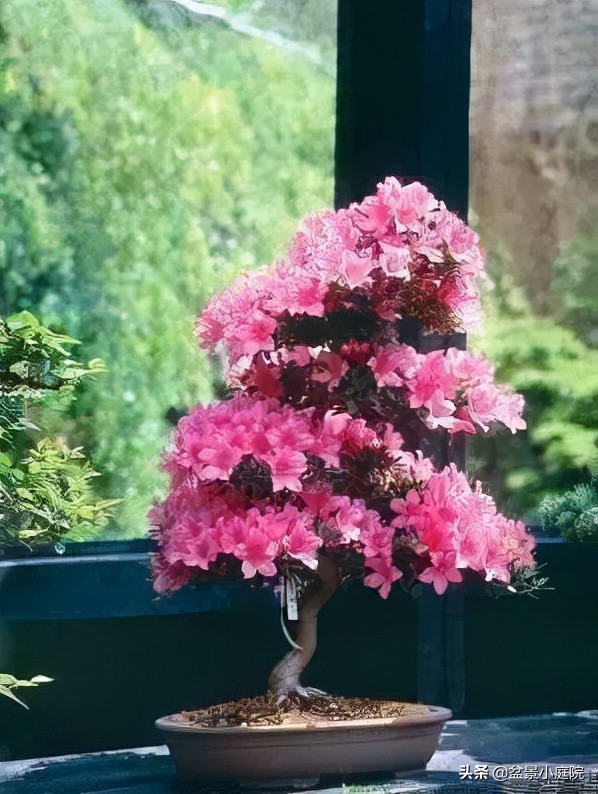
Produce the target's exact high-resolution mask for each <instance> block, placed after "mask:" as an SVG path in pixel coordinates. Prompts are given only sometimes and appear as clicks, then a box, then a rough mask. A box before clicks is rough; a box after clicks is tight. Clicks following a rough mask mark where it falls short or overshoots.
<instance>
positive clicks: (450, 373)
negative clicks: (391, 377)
mask: <svg viewBox="0 0 598 794" xmlns="http://www.w3.org/2000/svg"><path fill="white" fill-rule="evenodd" d="M406 386H407V390H408V392H409V404H410V406H411V407H412V408H417V409H423V418H424V421H425V423H426V425H427V426H428V427H430V428H433V429H434V428H437V427H444V428H446V429H447V430H448V431H449V432H450V433H457V432H459V431H465V432H466V433H475V432H476V427H478V428H480V429H481V430H483V431H484V432H487V431H488V430H489V429H490V427H491V425H493V424H495V423H500V424H503V425H505V427H508V428H509V430H511V432H512V433H515V432H516V431H517V430H522V429H524V428H525V427H526V423H525V420H524V419H523V418H522V412H523V408H524V402H523V397H522V396H521V395H520V394H514V393H513V392H512V391H511V390H510V389H509V388H508V387H506V386H498V385H497V384H496V383H495V382H494V370H493V367H492V365H491V364H490V363H489V362H488V361H487V360H486V359H485V358H482V357H480V356H474V355H473V354H472V353H469V352H467V351H465V350H457V349H455V348H449V349H448V350H447V351H446V352H445V351H442V350H437V351H434V352H433V353H428V354H427V355H426V356H425V357H422V360H421V365H420V367H419V368H418V369H417V372H416V373H415V375H414V376H413V377H412V378H411V379H410V380H408V381H407V383H406Z"/></svg>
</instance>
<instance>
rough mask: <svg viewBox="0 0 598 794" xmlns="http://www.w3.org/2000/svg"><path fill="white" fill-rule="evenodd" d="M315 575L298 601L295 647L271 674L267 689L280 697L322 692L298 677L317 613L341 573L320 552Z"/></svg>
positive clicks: (312, 645) (312, 641)
mask: <svg viewBox="0 0 598 794" xmlns="http://www.w3.org/2000/svg"><path fill="white" fill-rule="evenodd" d="M317 574H318V577H317V579H315V580H314V581H313V582H311V583H310V584H309V585H308V586H307V588H306V590H305V592H304V593H303V595H302V596H301V599H300V602H299V611H298V620H297V621H293V623H294V626H295V631H294V638H293V639H294V642H295V643H296V645H297V647H296V648H293V650H292V651H289V653H287V654H286V656H284V657H283V658H282V659H281V660H280V662H278V664H277V665H276V667H275V668H274V669H273V670H272V672H271V673H270V678H269V679H268V691H270V692H275V693H276V694H277V695H278V696H279V698H280V699H281V700H282V699H284V698H286V697H288V696H289V695H292V694H298V695H301V696H303V697H309V696H310V695H317V694H323V693H322V692H321V690H318V689H314V688H313V687H304V686H302V685H301V681H300V680H299V676H300V675H301V673H302V672H303V670H304V669H305V668H306V667H307V665H308V664H309V662H310V660H311V658H312V656H313V655H314V652H315V650H316V644H317V632H318V614H319V612H320V609H321V608H322V607H323V606H324V604H325V603H326V602H327V601H328V599H329V598H330V597H331V596H332V595H333V593H334V592H335V590H336V589H337V588H338V587H339V585H340V583H341V572H340V569H339V567H338V565H337V564H336V563H335V562H334V561H333V559H332V557H330V556H328V555H324V554H321V555H320V556H319V558H318V568H317Z"/></svg>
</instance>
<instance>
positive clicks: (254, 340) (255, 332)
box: [235, 312, 276, 356]
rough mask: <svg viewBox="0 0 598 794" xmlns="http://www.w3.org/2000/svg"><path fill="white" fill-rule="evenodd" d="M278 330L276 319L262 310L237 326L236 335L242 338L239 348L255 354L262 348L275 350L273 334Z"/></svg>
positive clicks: (243, 351) (244, 351) (249, 353)
mask: <svg viewBox="0 0 598 794" xmlns="http://www.w3.org/2000/svg"><path fill="white" fill-rule="evenodd" d="M275 330H276V320H275V319H274V318H273V317H269V316H268V315H267V314H263V313H262V312H256V314H255V315H254V316H253V317H252V318H251V319H250V320H249V321H248V322H246V323H242V324H241V325H239V326H237V329H236V332H235V336H236V337H237V339H239V340H240V344H239V350H240V351H241V352H242V353H246V354H248V355H251V356H253V355H254V354H255V353H259V351H260V350H273V349H274V339H273V338H272V334H273V333H274V331H275Z"/></svg>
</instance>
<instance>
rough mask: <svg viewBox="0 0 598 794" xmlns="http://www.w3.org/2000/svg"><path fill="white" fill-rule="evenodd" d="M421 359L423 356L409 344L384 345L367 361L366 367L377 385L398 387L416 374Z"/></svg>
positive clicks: (422, 359)
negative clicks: (372, 374) (370, 371)
mask: <svg viewBox="0 0 598 794" xmlns="http://www.w3.org/2000/svg"><path fill="white" fill-rule="evenodd" d="M423 361H424V356H422V355H420V354H419V353H417V352H416V350H415V349H414V348H412V347H410V346H409V345H386V346H385V347H381V348H378V350H377V351H376V355H375V356H372V358H370V360H369V361H368V367H370V369H371V370H372V372H373V373H374V376H375V378H376V384H377V385H378V386H380V387H382V386H395V387H398V386H402V385H403V384H404V383H405V382H406V381H407V380H409V379H410V378H413V377H414V376H415V375H416V373H417V370H418V367H419V366H420V365H421V363H422V362H423Z"/></svg>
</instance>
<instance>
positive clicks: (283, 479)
mask: <svg viewBox="0 0 598 794" xmlns="http://www.w3.org/2000/svg"><path fill="white" fill-rule="evenodd" d="M313 413H314V411H313V409H312V408H306V409H304V410H302V411H296V410H294V409H293V408H292V407H291V406H289V405H281V404H280V403H279V402H278V401H277V400H275V399H272V398H270V399H259V398H252V397H248V396H246V395H244V394H239V395H237V396H236V397H234V398H233V399H231V400H227V401H225V402H220V403H214V404H213V405H208V406H206V407H204V406H197V407H196V408H195V409H194V410H193V411H192V412H191V413H190V414H189V415H188V416H185V417H183V419H181V421H180V422H179V425H178V427H177V431H176V433H175V437H174V449H173V450H172V451H171V452H170V453H169V454H168V455H167V458H166V462H165V467H166V469H167V470H168V471H170V472H171V473H172V474H173V478H174V482H177V480H178V475H180V473H181V472H182V473H183V474H186V473H187V472H189V473H190V472H192V473H193V475H194V477H195V478H196V479H197V480H198V481H200V482H211V481H214V480H222V481H227V480H229V479H230V477H231V474H232V473H233V470H234V469H235V467H237V466H238V465H239V464H240V463H241V462H242V460H243V459H244V458H245V457H246V456H251V457H252V458H254V459H255V461H257V462H258V463H259V464H261V465H262V466H264V467H265V468H266V469H267V471H268V472H269V473H270V476H271V478H272V485H273V490H274V492H276V491H281V490H282V489H283V488H287V489H288V490H290V491H297V492H298V491H301V490H302V484H301V477H302V475H303V474H304V473H305V471H306V469H307V457H306V455H307V454H308V453H312V454H314V455H320V456H321V457H322V458H323V459H324V460H325V461H326V462H327V463H328V464H330V465H338V456H339V452H340V449H341V445H342V443H343V441H344V432H345V427H346V424H347V422H349V420H350V417H349V416H348V415H346V414H341V415H339V414H337V415H334V416H333V415H332V414H330V413H329V414H326V415H325V416H324V417H323V418H322V420H321V421H317V422H316V421H314V420H313Z"/></svg>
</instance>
